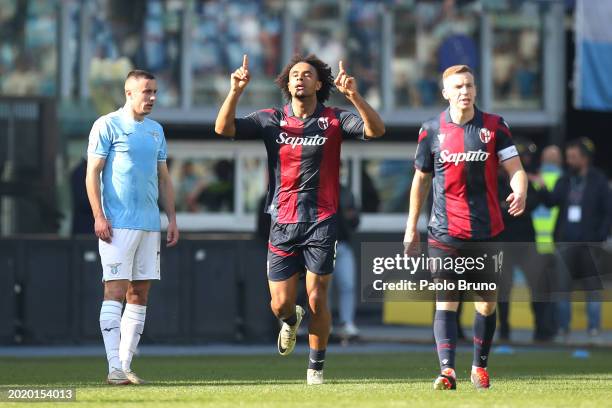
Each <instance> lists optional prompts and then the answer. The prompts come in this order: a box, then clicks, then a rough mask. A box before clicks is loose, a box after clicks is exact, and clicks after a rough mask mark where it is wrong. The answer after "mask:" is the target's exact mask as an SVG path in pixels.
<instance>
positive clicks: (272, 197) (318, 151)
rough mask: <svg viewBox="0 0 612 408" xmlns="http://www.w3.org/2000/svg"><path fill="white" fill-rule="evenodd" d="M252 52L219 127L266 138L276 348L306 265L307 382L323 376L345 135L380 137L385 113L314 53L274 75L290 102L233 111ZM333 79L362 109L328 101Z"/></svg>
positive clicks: (288, 330)
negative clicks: (241, 114) (328, 104)
mask: <svg viewBox="0 0 612 408" xmlns="http://www.w3.org/2000/svg"><path fill="white" fill-rule="evenodd" d="M250 78H251V77H250V73H249V70H248V58H247V56H246V55H245V56H244V60H243V64H242V67H240V68H238V69H237V70H236V71H235V72H234V73H233V74H232V76H231V89H230V91H229V94H228V96H227V98H226V99H225V102H224V103H223V105H222V106H221V109H220V111H219V114H218V116H217V121H216V123H215V132H216V133H218V134H220V135H222V136H227V137H232V138H235V139H263V141H264V144H265V146H266V150H267V153H268V173H269V189H268V196H267V201H266V212H267V213H269V214H270V215H271V217H272V225H271V228H270V239H269V242H268V282H269V287H270V294H271V297H272V301H271V304H270V305H271V308H272V311H273V312H274V314H275V315H276V317H278V318H279V319H281V320H282V321H283V326H282V328H281V330H280V333H279V336H278V351H279V353H280V354H281V355H288V354H290V353H291V352H292V351H293V348H294V346H295V339H296V332H297V329H298V326H299V324H300V322H301V320H302V317H303V316H304V313H305V312H304V310H303V309H302V308H301V307H300V306H299V305H296V297H297V285H298V279H299V273H300V272H304V271H305V272H306V291H307V295H308V306H309V309H310V313H311V318H310V324H309V327H308V331H309V345H310V356H309V364H308V370H307V383H308V384H321V383H322V382H323V364H324V360H325V349H326V347H327V341H328V337H329V331H330V325H331V317H330V313H329V309H328V306H327V292H328V286H329V283H330V280H331V273H332V272H333V269H334V259H335V249H336V235H337V227H336V223H337V221H336V212H337V210H338V194H339V186H340V184H339V173H340V146H341V144H342V141H343V140H344V139H345V138H357V139H368V138H375V137H380V136H382V135H383V134H384V133H385V126H384V124H383V122H382V119H381V118H380V116H379V115H378V114H377V113H376V112H375V111H374V109H372V107H370V106H369V105H368V103H367V102H366V101H365V100H364V99H363V97H362V96H361V95H360V94H359V92H358V91H357V84H356V81H355V78H353V77H351V76H349V75H348V74H347V73H346V71H345V69H344V66H343V63H342V61H340V63H339V73H338V76H337V77H336V78H335V80H334V78H333V77H332V73H331V68H330V67H329V66H328V65H327V64H325V63H324V62H322V61H321V60H319V59H318V58H317V57H316V56H314V55H310V56H307V57H303V56H300V55H296V56H295V57H293V58H292V60H291V61H290V62H289V63H288V64H287V65H286V66H285V68H284V69H283V71H282V72H281V74H280V75H279V76H278V78H277V79H276V84H277V85H278V86H279V87H280V89H281V91H282V92H283V94H284V96H285V98H286V99H287V101H288V103H287V105H285V106H284V107H283V108H282V109H275V108H273V109H263V110H259V111H256V112H253V113H251V114H250V115H248V116H246V117H244V118H238V119H237V118H235V112H236V106H237V104H238V100H239V98H240V95H241V94H242V92H243V91H244V89H245V88H246V86H247V85H248V83H249V81H250ZM334 85H335V87H336V88H337V89H338V91H340V92H341V93H342V94H343V95H344V96H346V98H347V99H348V100H349V101H350V102H351V103H352V104H353V106H354V107H355V109H356V110H357V112H358V115H356V114H354V113H352V112H348V111H345V110H342V109H338V108H330V107H326V106H325V105H324V104H323V103H324V102H325V101H326V100H327V99H328V98H329V95H330V92H331V91H332V90H333V88H334Z"/></svg>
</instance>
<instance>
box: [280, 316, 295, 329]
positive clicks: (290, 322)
mask: <svg viewBox="0 0 612 408" xmlns="http://www.w3.org/2000/svg"><path fill="white" fill-rule="evenodd" d="M281 320H282V321H283V322H284V323H287V324H288V325H289V326H295V324H296V323H297V315H296V314H295V313H293V314H292V315H291V316H289V317H288V318H286V319H281Z"/></svg>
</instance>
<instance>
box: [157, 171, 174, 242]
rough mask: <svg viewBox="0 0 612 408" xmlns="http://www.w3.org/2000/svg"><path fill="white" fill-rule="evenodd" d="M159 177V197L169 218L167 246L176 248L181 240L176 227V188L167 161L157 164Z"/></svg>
mask: <svg viewBox="0 0 612 408" xmlns="http://www.w3.org/2000/svg"><path fill="white" fill-rule="evenodd" d="M157 177H158V183H159V195H160V198H161V203H162V205H163V207H164V211H165V213H166V217H168V232H167V235H166V246H169V247H171V246H174V245H176V244H177V242H178V240H179V231H178V227H177V225H176V209H175V206H174V187H173V186H172V178H171V177H170V173H169V172H168V166H167V165H166V162H165V161H159V162H157Z"/></svg>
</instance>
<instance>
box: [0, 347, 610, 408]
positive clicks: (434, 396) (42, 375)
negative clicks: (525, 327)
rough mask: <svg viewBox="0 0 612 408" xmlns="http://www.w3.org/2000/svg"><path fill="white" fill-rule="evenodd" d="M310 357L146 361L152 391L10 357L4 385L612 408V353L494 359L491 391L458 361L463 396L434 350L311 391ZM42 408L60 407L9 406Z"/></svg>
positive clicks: (333, 402) (140, 402) (94, 398)
mask: <svg viewBox="0 0 612 408" xmlns="http://www.w3.org/2000/svg"><path fill="white" fill-rule="evenodd" d="M306 360H307V356H306V355H304V354H298V355H292V356H290V357H281V356H208V357H207V356H202V357H136V358H135V361H134V363H133V369H134V370H135V371H136V372H137V373H138V374H139V375H140V376H142V377H143V378H145V379H147V380H149V381H150V384H147V385H143V386H108V385H106V384H105V383H104V381H103V380H104V378H105V374H106V361H104V358H90V357H87V358H27V359H16V358H2V359H0V385H2V386H7V385H8V386H11V385H12V386H25V385H29V386H57V387H60V386H64V387H76V390H77V400H76V402H72V403H65V405H64V404H63V405H60V406H67V407H70V406H75V405H78V406H84V407H102V406H107V407H139V408H144V407H147V408H148V407H169V408H179V407H196V406H197V407H202V406H207V407H208V406H209V407H284V408H287V407H317V408H319V407H428V408H431V407H452V408H458V407H470V408H473V407H487V408H489V407H519V406H520V407H523V406H527V407H562V406H563V407H612V385H611V382H612V353H611V352H609V351H597V352H593V353H592V354H591V357H590V358H588V359H573V358H571V357H570V351H569V350H568V351H567V352H548V351H524V352H518V353H517V354H515V355H493V356H492V358H491V368H490V369H489V371H490V373H491V381H492V382H491V383H492V386H493V387H492V388H491V389H490V390H488V391H484V392H477V391H475V390H474V389H473V388H472V385H471V384H470V383H469V377H468V370H469V367H470V363H471V356H470V355H469V354H468V353H459V355H458V375H459V381H458V390H457V391H456V392H451V391H446V392H443V391H433V390H432V388H431V387H432V382H433V379H434V376H435V375H436V359H435V356H434V354H433V351H432V353H427V352H426V353H417V352H406V353H401V354H400V353H393V354H353V355H344V354H336V355H334V354H333V353H329V355H328V357H327V360H326V369H325V380H326V384H325V385H323V386H319V387H308V386H306V385H305V377H306V366H305V364H306ZM0 405H4V406H17V407H24V406H26V405H31V406H34V407H40V408H42V407H45V406H57V404H53V403H46V402H38V403H23V402H22V403H3V402H0Z"/></svg>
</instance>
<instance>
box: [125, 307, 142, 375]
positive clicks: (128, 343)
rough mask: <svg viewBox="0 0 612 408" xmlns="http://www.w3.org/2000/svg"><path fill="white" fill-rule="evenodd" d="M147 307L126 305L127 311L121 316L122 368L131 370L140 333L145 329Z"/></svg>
mask: <svg viewBox="0 0 612 408" xmlns="http://www.w3.org/2000/svg"><path fill="white" fill-rule="evenodd" d="M146 315H147V307H146V306H141V305H132V304H129V303H128V304H127V305H125V311H124V312H123V317H122V318H121V343H120V344H119V359H120V360H121V368H122V369H123V370H124V371H126V370H130V365H131V364H132V357H133V356H134V353H135V352H136V348H137V347H138V341H140V335H141V334H142V330H143V329H144V322H145V317H146Z"/></svg>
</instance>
